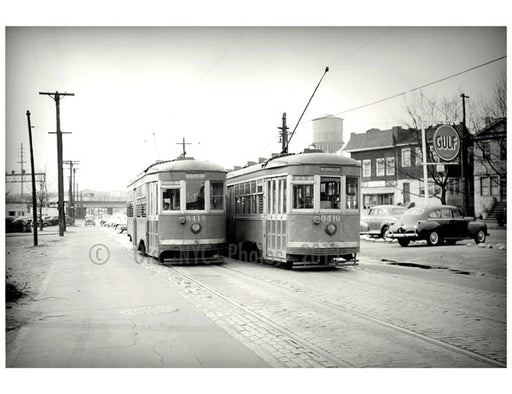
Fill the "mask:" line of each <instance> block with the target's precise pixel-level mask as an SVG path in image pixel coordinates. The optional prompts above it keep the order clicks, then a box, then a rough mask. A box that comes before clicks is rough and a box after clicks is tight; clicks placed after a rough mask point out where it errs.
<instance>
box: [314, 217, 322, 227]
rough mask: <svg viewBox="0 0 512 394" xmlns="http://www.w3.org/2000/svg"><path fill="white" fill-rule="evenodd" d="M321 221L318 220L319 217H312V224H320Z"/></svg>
mask: <svg viewBox="0 0 512 394" xmlns="http://www.w3.org/2000/svg"><path fill="white" fill-rule="evenodd" d="M321 221H322V219H321V218H320V216H314V217H313V223H314V224H317V225H318V224H320V222H321Z"/></svg>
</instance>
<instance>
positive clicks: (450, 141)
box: [434, 125, 460, 161]
mask: <svg viewBox="0 0 512 394" xmlns="http://www.w3.org/2000/svg"><path fill="white" fill-rule="evenodd" d="M434 151H435V152H436V153H437V155H438V156H439V158H440V159H442V160H444V161H452V160H453V159H455V158H456V157H457V156H458V155H459V152H460V138H459V133H457V131H456V130H455V129H454V128H453V127H451V126H447V125H443V126H440V127H438V128H437V130H436V131H435V132H434Z"/></svg>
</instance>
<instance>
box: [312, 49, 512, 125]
mask: <svg viewBox="0 0 512 394" xmlns="http://www.w3.org/2000/svg"><path fill="white" fill-rule="evenodd" d="M506 57H507V56H506V55H505V56H501V57H498V58H496V59H493V60H490V61H488V62H485V63H482V64H479V65H478V66H474V67H471V68H468V69H466V70H463V71H460V72H458V73H455V74H451V75H448V76H447V77H444V78H441V79H438V80H435V81H432V82H429V83H426V84H424V85H421V86H418V87H416V88H414V89H410V90H407V91H405V92H401V93H397V94H394V95H393V96H389V97H385V98H382V99H380V100H376V101H372V102H371V103H367V104H363V105H360V106H357V107H354V108H350V109H347V110H344V111H341V112H337V113H335V114H333V115H327V116H321V117H319V118H317V119H325V118H330V117H332V116H336V115H341V114H346V113H347V112H352V111H355V110H358V109H362V108H366V107H369V106H371V105H375V104H379V103H382V102H384V101H388V100H392V99H394V98H397V97H400V96H404V95H406V94H408V93H412V92H415V91H416V90H420V89H424V88H426V87H429V86H432V85H434V84H436V83H439V82H443V81H446V80H447V79H450V78H454V77H457V76H459V75H462V74H465V73H468V72H470V71H473V70H476V69H478V68H481V67H484V66H487V65H489V64H491V63H495V62H497V61H500V60H503V59H505V58H506Z"/></svg>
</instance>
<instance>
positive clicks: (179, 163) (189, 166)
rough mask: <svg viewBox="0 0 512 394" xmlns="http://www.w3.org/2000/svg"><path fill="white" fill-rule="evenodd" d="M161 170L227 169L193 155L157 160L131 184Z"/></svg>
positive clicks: (223, 170)
mask: <svg viewBox="0 0 512 394" xmlns="http://www.w3.org/2000/svg"><path fill="white" fill-rule="evenodd" d="M159 172H223V173H226V172H227V171H226V169H225V168H224V167H222V166H221V165H219V164H215V163H210V162H208V161H201V160H196V159H194V158H193V157H185V158H183V157H178V158H177V159H174V160H167V161H157V162H156V163H153V164H151V165H150V166H149V167H148V168H146V169H145V170H144V171H142V172H141V173H140V174H139V175H137V177H136V178H135V179H134V180H133V181H131V182H130V183H129V184H130V185H131V184H133V183H134V182H137V180H139V179H141V178H142V177H144V176H146V175H149V174H156V173H159Z"/></svg>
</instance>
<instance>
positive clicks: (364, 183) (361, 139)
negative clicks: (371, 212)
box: [343, 125, 464, 208]
mask: <svg viewBox="0 0 512 394" xmlns="http://www.w3.org/2000/svg"><path fill="white" fill-rule="evenodd" d="M437 127H438V126H431V127H429V128H427V129H425V135H426V141H427V147H428V149H427V162H429V163H435V162H439V158H437V157H436V155H435V152H434V151H433V149H432V137H433V134H434V132H435V130H436V129H437ZM455 129H456V130H457V131H458V132H459V135H460V134H461V130H462V125H457V126H455ZM343 152H344V153H348V154H350V156H351V157H352V158H353V159H355V160H358V161H359V162H360V163H361V169H362V178H361V192H362V193H361V194H362V207H363V208H369V207H371V206H373V205H381V204H403V205H408V204H409V203H415V204H417V205H423V204H424V201H425V191H424V182H423V165H422V160H423V155H422V144H421V130H416V129H403V128H401V127H399V126H397V127H393V128H392V129H389V130H379V129H370V130H368V131H367V132H366V133H361V134H356V133H352V134H351V137H350V140H349V142H348V144H347V145H346V147H345V148H344V149H343ZM456 160H457V162H456V163H455V165H446V166H444V168H440V167H438V166H436V165H429V175H428V189H429V190H428V195H429V198H430V199H432V200H435V201H436V202H438V203H439V202H440V201H441V195H442V193H443V189H444V192H445V193H446V194H445V199H446V203H447V204H453V205H456V206H459V207H462V206H463V195H462V193H463V190H464V181H463V179H462V178H461V166H460V155H459V158H457V159H456ZM435 179H437V180H438V182H441V185H438V184H436V182H435Z"/></svg>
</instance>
